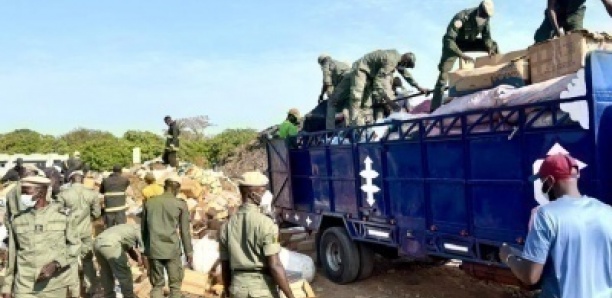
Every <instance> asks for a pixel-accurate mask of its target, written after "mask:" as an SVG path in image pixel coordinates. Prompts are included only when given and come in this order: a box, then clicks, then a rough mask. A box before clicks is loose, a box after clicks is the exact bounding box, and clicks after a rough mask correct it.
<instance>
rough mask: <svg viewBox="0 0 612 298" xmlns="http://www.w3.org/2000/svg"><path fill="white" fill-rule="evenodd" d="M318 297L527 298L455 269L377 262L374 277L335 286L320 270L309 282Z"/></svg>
mask: <svg viewBox="0 0 612 298" xmlns="http://www.w3.org/2000/svg"><path fill="white" fill-rule="evenodd" d="M312 287H313V289H314V290H315V292H316V294H317V297H333V298H345V297H346V298H374V297H376V298H385V297H387V298H395V297H398V298H403V297H406V298H408V297H410V298H445V297H449V298H451V297H452V298H472V297H478V298H527V297H531V296H530V295H529V294H528V293H526V292H523V291H520V290H518V289H517V288H513V287H506V286H501V285H499V284H494V283H486V282H482V281H478V280H475V279H473V278H471V277H469V276H468V275H466V274H465V273H463V272H462V271H461V270H459V269H458V268H456V267H450V266H434V265H430V264H423V263H416V262H407V261H388V260H382V259H381V260H378V261H377V263H376V268H375V271H374V275H373V276H372V277H371V278H369V279H366V280H363V281H358V282H355V283H353V284H349V285H343V286H342V285H336V284H334V283H332V282H331V281H329V280H328V279H326V278H325V277H324V275H323V272H321V271H320V270H319V274H318V275H317V276H316V278H315V280H314V281H313V283H312Z"/></svg>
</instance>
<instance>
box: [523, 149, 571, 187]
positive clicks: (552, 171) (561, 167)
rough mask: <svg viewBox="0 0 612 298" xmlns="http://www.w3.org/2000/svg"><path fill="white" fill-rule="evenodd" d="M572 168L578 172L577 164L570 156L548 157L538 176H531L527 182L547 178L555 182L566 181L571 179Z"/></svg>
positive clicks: (557, 155)
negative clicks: (553, 179)
mask: <svg viewBox="0 0 612 298" xmlns="http://www.w3.org/2000/svg"><path fill="white" fill-rule="evenodd" d="M574 168H575V169H576V170H578V162H577V161H576V160H575V159H574V158H573V157H571V156H570V155H566V154H560V153H559V154H555V155H549V156H547V157H546V159H544V162H543V163H542V166H541V167H540V171H539V172H538V174H537V175H533V176H531V177H530V179H529V180H530V181H531V182H533V181H535V180H537V179H545V178H546V177H549V176H552V177H553V178H555V180H556V181H560V180H566V179H569V178H572V177H573V175H572V170H573V169H574Z"/></svg>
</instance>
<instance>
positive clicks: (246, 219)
mask: <svg viewBox="0 0 612 298" xmlns="http://www.w3.org/2000/svg"><path fill="white" fill-rule="evenodd" d="M267 185H268V178H267V177H266V176H265V175H263V174H261V173H259V172H248V173H244V174H243V175H242V179H241V180H240V183H239V188H240V194H241V196H242V205H241V206H240V208H239V209H238V212H237V213H236V214H235V215H233V216H232V217H230V219H229V221H228V222H227V223H226V224H225V225H224V226H223V227H222V228H221V231H220V233H219V255H220V259H221V266H222V272H223V277H222V278H223V284H224V285H225V289H226V291H228V292H226V293H225V296H224V297H228V296H229V297H232V298H249V297H275V298H277V297H280V296H279V293H278V290H277V289H276V286H277V285H278V286H279V287H280V289H281V291H283V293H284V294H285V296H286V297H288V298H294V296H293V293H292V292H291V288H290V287H289V283H288V282H287V276H286V275H285V269H284V268H283V265H282V264H281V261H280V258H279V253H280V249H281V246H280V244H279V243H278V227H277V226H276V225H275V224H274V222H273V221H272V219H270V218H269V217H267V216H266V215H264V214H263V213H261V211H260V208H259V205H260V203H261V198H262V197H263V196H264V194H265V193H266V188H267Z"/></svg>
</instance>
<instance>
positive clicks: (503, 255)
mask: <svg viewBox="0 0 612 298" xmlns="http://www.w3.org/2000/svg"><path fill="white" fill-rule="evenodd" d="M511 254H512V247H510V245H508V244H507V243H504V244H502V246H501V247H500V248H499V259H500V260H501V261H502V263H504V264H506V260H507V259H508V256H509V255H511Z"/></svg>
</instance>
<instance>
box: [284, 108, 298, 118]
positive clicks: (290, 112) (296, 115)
mask: <svg viewBox="0 0 612 298" xmlns="http://www.w3.org/2000/svg"><path fill="white" fill-rule="evenodd" d="M287 114H289V115H293V116H295V118H298V119H299V118H300V111H299V110H298V109H296V108H293V109H291V110H289V112H287Z"/></svg>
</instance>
